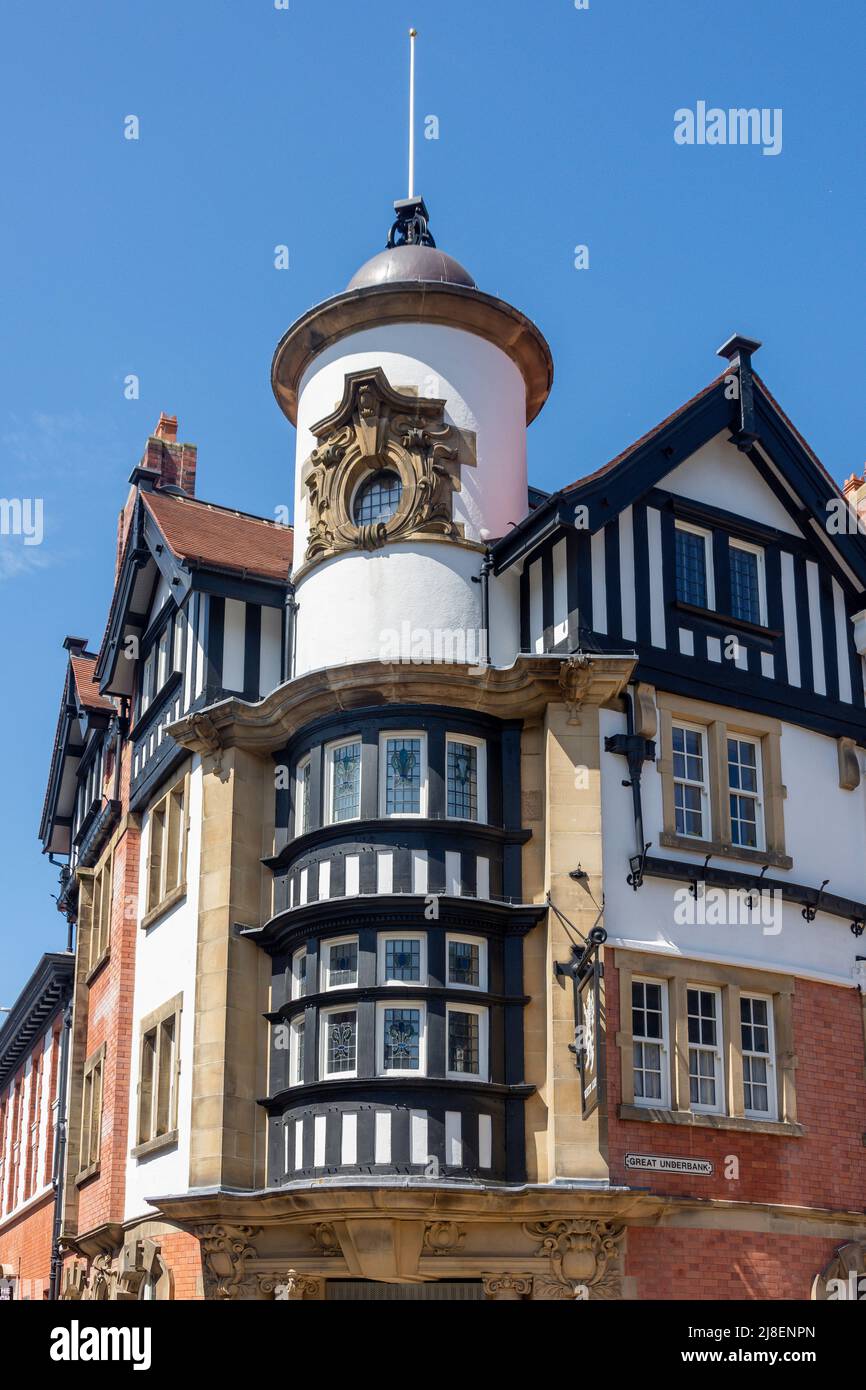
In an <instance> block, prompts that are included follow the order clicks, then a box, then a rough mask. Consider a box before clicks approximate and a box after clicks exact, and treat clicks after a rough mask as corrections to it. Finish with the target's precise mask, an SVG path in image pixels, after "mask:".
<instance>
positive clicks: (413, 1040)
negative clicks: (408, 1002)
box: [383, 1009, 421, 1071]
mask: <svg viewBox="0 0 866 1390" xmlns="http://www.w3.org/2000/svg"><path fill="white" fill-rule="evenodd" d="M383 1029H384V1069H385V1071H418V1070H420V1067H421V1010H420V1009H385V1010H384V1012H383Z"/></svg>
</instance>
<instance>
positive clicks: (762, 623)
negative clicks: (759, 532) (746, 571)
mask: <svg viewBox="0 0 866 1390" xmlns="http://www.w3.org/2000/svg"><path fill="white" fill-rule="evenodd" d="M731 550H745V551H746V552H748V554H750V555H755V556H756V557H757V561H758V620H757V623H756V622H755V620H754V618H743V617H741V616H740V615H738V614H737V613H735V612H734V600H733V593H734V589H733V584H731V617H732V618H733V619H734V621H735V622H737V623H752V624H753V625H754V626H756V627H767V626H768V624H769V619H768V616H767V612H768V610H767V565H766V557H765V553H764V547H763V546H762V545H754V544H753V543H752V542H751V541H744V540H741V539H740V537H739V536H730V535H729V536H728V566H729V571H730V552H731Z"/></svg>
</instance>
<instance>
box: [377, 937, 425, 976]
mask: <svg viewBox="0 0 866 1390" xmlns="http://www.w3.org/2000/svg"><path fill="white" fill-rule="evenodd" d="M385 979H386V980H410V981H411V980H420V979H421V942H420V941H416V940H413V939H411V938H408V939H406V940H401V939H399V938H397V937H393V938H389V939H388V940H387V941H386V942H385Z"/></svg>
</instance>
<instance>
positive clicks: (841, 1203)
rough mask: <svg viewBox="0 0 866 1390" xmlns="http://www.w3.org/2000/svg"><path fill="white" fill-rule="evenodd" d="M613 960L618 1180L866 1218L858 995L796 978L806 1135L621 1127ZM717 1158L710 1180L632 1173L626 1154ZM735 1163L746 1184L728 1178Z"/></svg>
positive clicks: (614, 1167) (612, 1108)
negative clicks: (728, 1166)
mask: <svg viewBox="0 0 866 1390" xmlns="http://www.w3.org/2000/svg"><path fill="white" fill-rule="evenodd" d="M613 956H614V953H613V952H612V951H607V952H606V953H605V967H604V968H605V1000H606V1009H607V1067H608V1085H607V1094H608V1112H609V1120H608V1142H609V1160H608V1161H609V1163H610V1176H611V1181H612V1182H617V1183H624V1184H625V1185H626V1186H629V1187H640V1188H645V1189H648V1190H649V1191H651V1192H662V1193H670V1194H677V1195H681V1194H683V1195H690V1196H695V1197H718V1198H722V1199H723V1200H726V1201H733V1202H772V1203H775V1204H779V1203H789V1204H792V1205H796V1206H815V1207H831V1208H835V1209H843V1210H850V1209H852V1208H853V1209H855V1210H863V1208H864V1206H866V1149H864V1144H863V1134H864V1131H866V1059H864V1040H863V1018H862V1003H861V997H860V994H859V993H858V991H857V990H856V989H854V988H851V989H843V988H840V987H837V986H833V985H825V984H818V983H815V982H814V981H811V980H797V982H796V986H795V990H794V1051H795V1053H796V1055H797V1059H798V1066H797V1071H796V1088H797V1119H798V1123H800V1124H802V1125H804V1126H805V1129H806V1134H805V1137H803V1138H800V1139H797V1138H782V1137H779V1136H776V1135H767V1134H748V1133H740V1132H738V1131H736V1130H718V1131H717V1130H713V1129H708V1128H704V1127H697V1126H695V1127H691V1126H683V1125H666V1124H662V1123H657V1122H655V1121H647V1122H646V1123H643V1122H641V1121H635V1120H621V1119H619V1117H618V1113H617V1112H618V1107H619V1104H620V1099H621V1072H620V1057H621V1054H620V1050H619V1048H618V1047H617V1045H616V1034H617V1031H618V1029H619V1026H620V1019H619V972H618V971H617V969H616V967H615V963H614V960H613ZM630 1151H631V1152H638V1153H649V1154H664V1155H676V1156H678V1157H679V1156H683V1157H692V1158H709V1159H712V1160H713V1162H714V1163H715V1165H716V1172H715V1175H714V1176H713V1177H711V1178H699V1177H689V1176H685V1175H683V1174H677V1173H646V1172H639V1173H638V1172H633V1171H631V1170H627V1169H626V1167H625V1154H626V1153H627V1152H630ZM729 1156H733V1157H735V1158H736V1159H737V1160H738V1162H739V1177H738V1178H737V1179H736V1180H733V1179H728V1178H726V1177H725V1175H724V1170H725V1161H726V1159H727V1158H728V1157H729Z"/></svg>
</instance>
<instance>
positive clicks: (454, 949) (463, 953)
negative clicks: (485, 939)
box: [448, 941, 481, 988]
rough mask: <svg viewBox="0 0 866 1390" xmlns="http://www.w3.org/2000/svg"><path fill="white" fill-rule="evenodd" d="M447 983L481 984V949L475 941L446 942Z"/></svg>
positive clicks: (476, 985)
mask: <svg viewBox="0 0 866 1390" xmlns="http://www.w3.org/2000/svg"><path fill="white" fill-rule="evenodd" d="M448 983H449V984H451V985H475V987H476V988H477V987H478V986H479V985H480V984H481V951H480V948H479V946H478V945H477V944H476V943H474V942H471V941H449V942H448Z"/></svg>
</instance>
